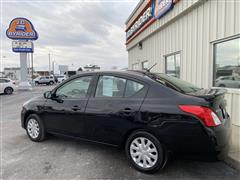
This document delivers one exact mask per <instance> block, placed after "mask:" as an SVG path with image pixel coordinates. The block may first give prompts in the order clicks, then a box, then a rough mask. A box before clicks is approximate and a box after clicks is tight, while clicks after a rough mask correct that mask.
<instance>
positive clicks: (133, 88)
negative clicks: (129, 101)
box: [125, 80, 144, 97]
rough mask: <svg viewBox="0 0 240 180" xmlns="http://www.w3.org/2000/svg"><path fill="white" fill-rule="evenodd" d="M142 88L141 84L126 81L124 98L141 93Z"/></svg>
mask: <svg viewBox="0 0 240 180" xmlns="http://www.w3.org/2000/svg"><path fill="white" fill-rule="evenodd" d="M143 87H144V85H142V84H140V83H138V82H135V81H131V80H127V85H126V91H125V97H129V96H133V95H135V94H136V93H138V92H139V91H141V90H142V89H143Z"/></svg>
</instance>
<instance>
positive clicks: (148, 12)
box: [126, 7, 152, 39]
mask: <svg viewBox="0 0 240 180" xmlns="http://www.w3.org/2000/svg"><path fill="white" fill-rule="evenodd" d="M151 18H152V7H149V8H148V9H147V10H146V11H145V12H144V13H143V14H142V15H141V16H140V17H139V18H138V19H137V20H136V21H135V23H134V24H133V25H132V26H131V28H130V29H129V30H128V31H127V35H126V36H127V39H129V38H130V37H131V36H132V35H133V34H134V33H136V32H137V31H138V30H139V29H140V28H141V27H142V26H143V25H144V24H146V22H148V21H149V20H150V19H151Z"/></svg>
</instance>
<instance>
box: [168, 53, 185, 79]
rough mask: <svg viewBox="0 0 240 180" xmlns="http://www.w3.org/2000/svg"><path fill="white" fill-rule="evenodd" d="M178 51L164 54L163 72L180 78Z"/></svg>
mask: <svg viewBox="0 0 240 180" xmlns="http://www.w3.org/2000/svg"><path fill="white" fill-rule="evenodd" d="M180 59H181V57H180V53H176V54H172V55H168V56H165V73H166V74H167V75H170V76H174V77H177V78H180Z"/></svg>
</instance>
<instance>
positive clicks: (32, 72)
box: [31, 52, 33, 82]
mask: <svg viewBox="0 0 240 180" xmlns="http://www.w3.org/2000/svg"><path fill="white" fill-rule="evenodd" d="M31 61H32V63H31V64H32V82H33V52H32V53H31Z"/></svg>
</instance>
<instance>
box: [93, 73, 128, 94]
mask: <svg viewBox="0 0 240 180" xmlns="http://www.w3.org/2000/svg"><path fill="white" fill-rule="evenodd" d="M125 84H126V79H123V78H119V77H114V76H100V78H99V80H98V84H97V89H96V94H95V97H123V94H124V89H125Z"/></svg>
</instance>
